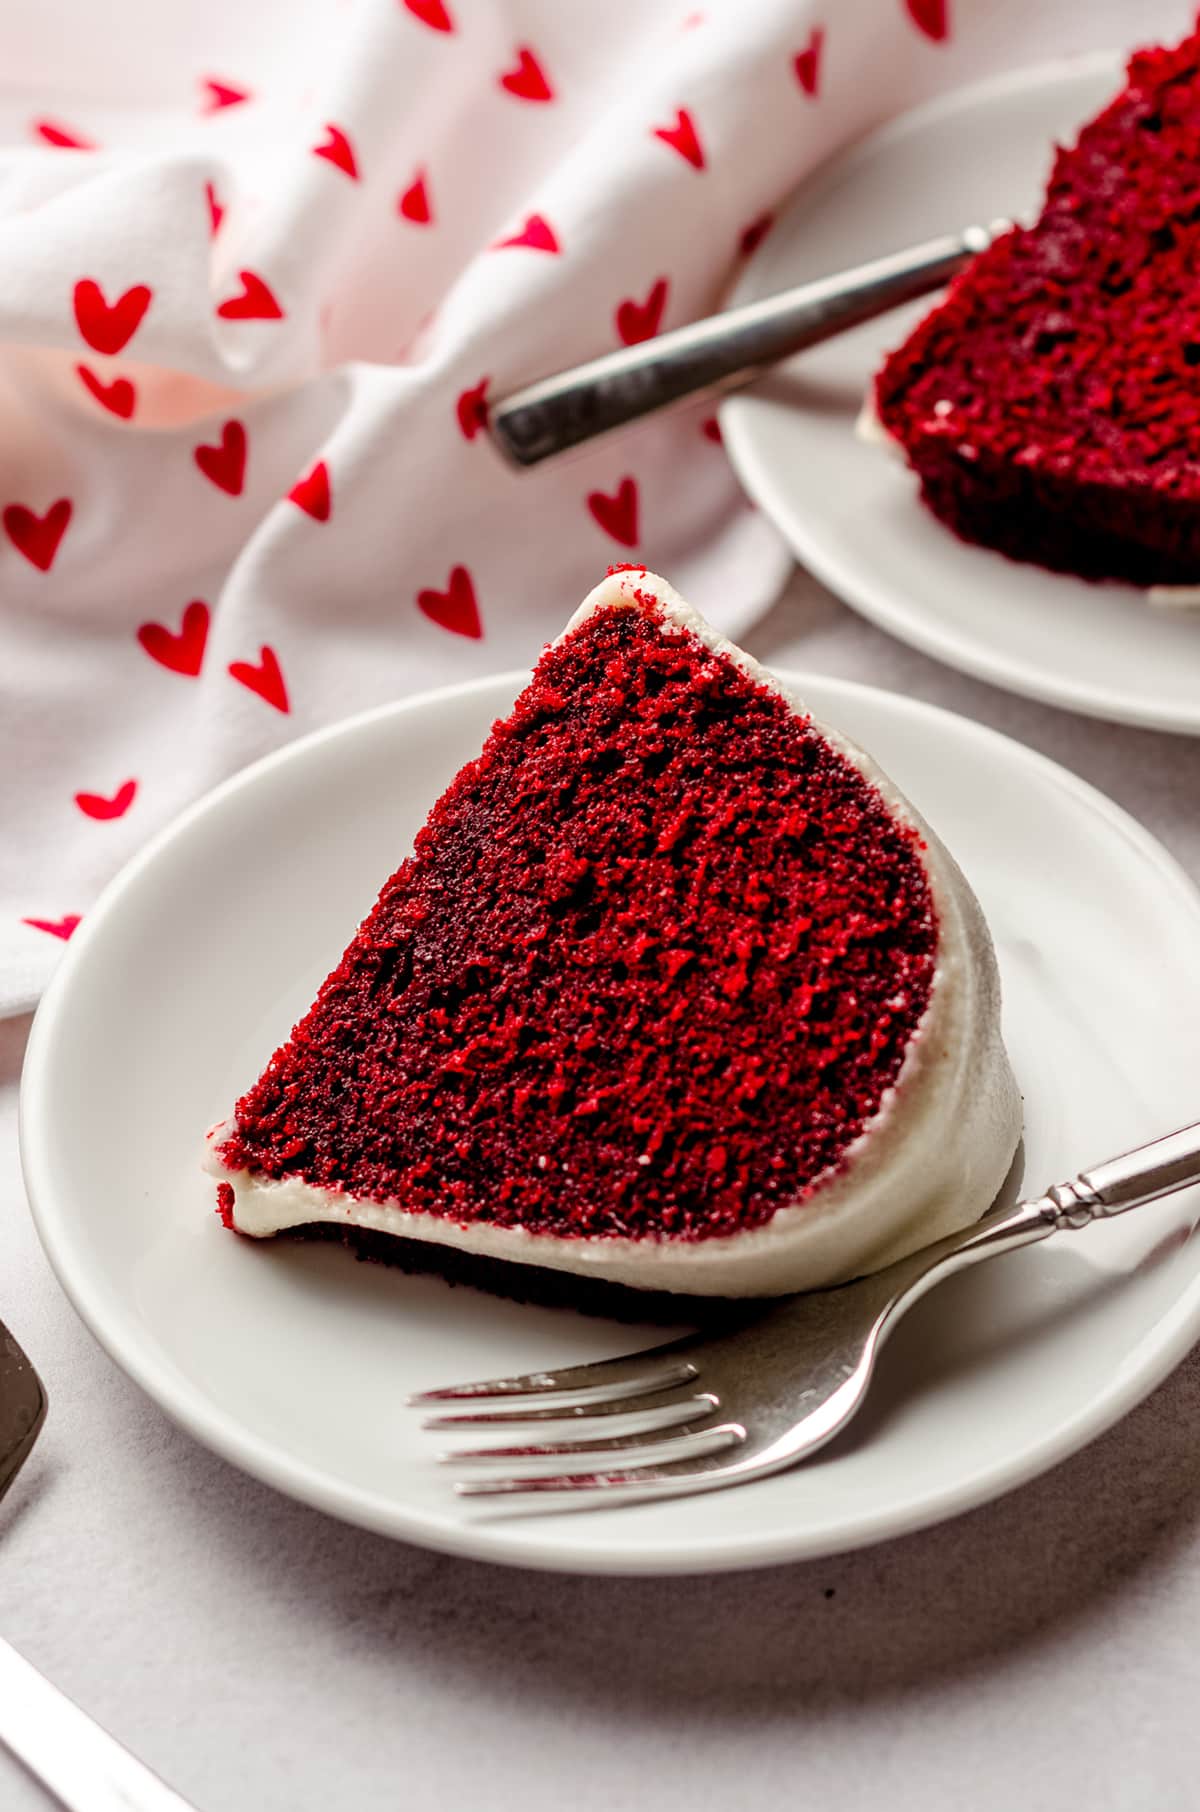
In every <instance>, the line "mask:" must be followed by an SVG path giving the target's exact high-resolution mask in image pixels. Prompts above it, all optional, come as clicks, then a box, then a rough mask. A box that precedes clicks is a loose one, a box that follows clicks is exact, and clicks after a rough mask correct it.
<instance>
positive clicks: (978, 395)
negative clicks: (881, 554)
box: [876, 35, 1200, 585]
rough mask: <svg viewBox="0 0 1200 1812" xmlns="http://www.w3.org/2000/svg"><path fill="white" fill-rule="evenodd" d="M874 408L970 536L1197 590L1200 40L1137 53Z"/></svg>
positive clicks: (1038, 557) (954, 524) (906, 355)
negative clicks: (1023, 217) (1029, 218)
mask: <svg viewBox="0 0 1200 1812" xmlns="http://www.w3.org/2000/svg"><path fill="white" fill-rule="evenodd" d="M876 403H877V407H878V411H879V415H880V417H881V419H882V421H883V424H884V426H885V427H886V428H887V430H888V431H889V433H891V434H892V435H894V436H895V438H896V439H897V440H898V441H899V442H900V443H901V445H902V446H903V447H904V449H905V451H906V453H907V455H908V458H909V462H910V463H911V465H912V466H913V467H914V468H915V470H916V471H917V473H918V474H919V475H920V478H921V485H922V495H923V497H924V498H925V501H926V502H927V503H928V504H929V506H930V508H931V509H932V510H933V511H934V512H935V513H936V514H937V515H938V516H940V517H941V519H942V520H943V521H944V522H945V523H947V524H948V525H949V527H951V528H952V529H954V530H955V531H956V532H957V533H958V534H959V535H961V536H962V537H963V538H964V539H966V540H968V541H979V542H983V543H985V544H987V545H988V546H992V547H996V548H999V549H1001V550H1002V551H1003V552H1005V553H1008V554H1011V555H1013V556H1015V557H1017V558H1020V559H1025V560H1033V561H1037V562H1039V563H1040V564H1041V565H1043V566H1048V567H1052V568H1056V569H1060V570H1065V571H1068V572H1074V573H1079V574H1081V575H1083V576H1084V577H1087V578H1106V577H1110V578H1121V579H1130V580H1133V581H1135V582H1137V583H1139V584H1144V585H1149V584H1156V583H1157V584H1177V583H1188V582H1194V581H1196V580H1197V579H1200V35H1197V36H1193V37H1190V38H1188V39H1187V40H1186V41H1185V42H1184V43H1183V44H1181V45H1179V46H1178V47H1177V48H1176V49H1174V50H1148V51H1142V52H1139V53H1138V54H1137V55H1135V56H1134V58H1133V59H1132V61H1131V63H1130V66H1129V73H1128V84H1127V86H1126V88H1125V89H1124V90H1123V92H1122V93H1121V94H1120V95H1118V97H1117V98H1116V100H1115V101H1113V102H1112V103H1111V105H1109V106H1108V107H1107V108H1105V110H1104V111H1103V112H1102V113H1101V114H1100V115H1099V116H1098V118H1097V119H1095V120H1094V121H1093V122H1092V123H1091V124H1090V125H1088V126H1087V127H1085V129H1084V130H1083V132H1082V133H1081V134H1080V137H1079V141H1078V143H1077V144H1076V145H1074V146H1072V147H1070V148H1069V149H1065V150H1060V151H1059V152H1058V154H1057V156H1056V159H1055V163H1054V169H1053V174H1052V176H1051V178H1050V183H1049V187H1048V190H1047V194H1046V201H1045V205H1044V207H1043V210H1042V214H1041V217H1040V219H1039V220H1038V221H1037V223H1036V225H1034V226H1032V227H1030V228H1017V229H1015V230H1013V231H1012V232H1009V233H1006V234H1005V235H1003V236H1002V237H1001V238H1000V239H998V240H997V241H996V242H995V244H993V245H992V246H991V247H990V248H989V249H988V250H987V251H986V252H984V253H983V254H981V256H980V257H979V258H977V259H976V260H975V261H974V262H973V263H972V264H971V265H970V266H969V267H968V269H967V270H966V271H965V272H964V273H963V275H962V276H961V277H959V278H958V279H957V280H956V282H955V283H953V284H952V285H951V288H950V291H949V293H948V296H947V298H946V300H945V301H944V302H943V303H942V304H941V305H940V306H939V307H937V308H936V309H934V311H933V312H932V314H930V315H928V316H927V317H926V318H925V320H924V321H922V323H921V324H920V326H918V327H917V329H916V331H915V332H914V333H913V334H912V335H911V336H910V338H909V339H908V340H907V341H906V343H905V344H904V345H903V346H902V347H900V349H899V350H898V351H897V352H895V353H893V354H892V355H891V357H890V358H889V359H888V360H887V362H886V363H885V365H884V367H883V370H882V371H881V373H880V375H879V377H878V380H877V383H876Z"/></svg>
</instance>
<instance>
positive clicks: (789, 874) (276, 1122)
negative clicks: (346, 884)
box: [220, 600, 937, 1238]
mask: <svg viewBox="0 0 1200 1812" xmlns="http://www.w3.org/2000/svg"><path fill="white" fill-rule="evenodd" d="M936 946H937V926H936V919H935V914H934V910H933V905H932V901H931V898H930V893H929V888H928V884H927V881H926V878H925V874H924V870H923V868H922V865H921V859H920V854H919V849H918V847H917V838H916V836H915V833H914V832H913V831H912V830H910V829H909V828H908V827H907V826H904V825H901V824H898V823H897V822H896V821H895V820H894V819H893V817H892V816H891V814H890V813H889V811H888V809H887V807H886V806H885V804H884V802H883V800H882V798H881V797H880V795H879V794H878V793H877V792H876V791H875V789H874V788H873V787H872V786H871V785H870V784H869V783H868V782H867V781H865V780H864V779H863V777H862V775H861V774H860V773H859V772H858V770H857V769H856V768H855V767H854V766H853V765H852V764H851V763H850V762H849V761H848V760H847V759H846V758H845V757H843V756H842V755H840V754H839V753H838V752H837V751H836V750H834V749H833V748H832V747H831V746H830V744H829V743H828V742H826V741H825V739H824V738H823V737H821V736H820V735H819V734H818V733H817V732H816V731H815V730H814V729H812V727H811V726H810V725H809V724H808V723H807V721H804V720H801V719H800V718H798V717H797V716H796V714H795V713H794V712H793V711H792V710H791V709H790V707H789V706H788V705H787V703H786V702H785V701H784V700H783V699H782V698H780V697H779V696H778V694H776V693H775V692H773V691H771V690H769V689H768V688H766V687H765V686H763V685H760V684H758V683H757V682H756V681H755V680H753V679H751V678H750V677H749V676H748V675H747V674H745V673H744V672H743V671H742V670H741V669H740V668H739V667H737V666H736V665H735V664H734V663H733V662H731V661H730V660H728V659H726V658H725V657H722V656H718V655H716V654H714V653H713V652H712V651H711V650H710V649H709V648H708V647H707V646H706V645H705V644H704V643H703V642H701V641H700V640H699V639H698V638H697V637H696V636H694V635H692V634H691V633H690V632H688V631H686V630H683V629H680V628H679V627H677V626H676V625H674V624H673V623H672V622H670V621H669V620H667V619H664V618H663V617H662V615H661V613H660V612H659V610H658V607H657V605H655V604H654V603H653V601H652V600H647V601H646V602H645V603H644V605H643V608H642V609H632V608H616V609H607V610H602V611H599V612H597V613H595V614H594V615H592V616H591V617H589V618H587V619H586V620H585V621H584V623H583V624H582V625H581V626H580V628H579V629H578V630H576V631H575V632H574V633H573V634H571V635H569V636H568V637H566V638H565V639H564V640H562V641H560V642H559V643H557V644H555V645H553V646H551V647H550V648H548V649H547V650H546V651H545V653H544V654H543V657H542V660H541V661H540V663H539V665H538V668H537V671H536V673H535V675H534V677H533V680H532V682H531V684H530V685H529V686H528V688H527V689H526V690H525V692H524V693H523V694H522V695H521V697H520V699H519V700H518V701H517V704H516V706H515V707H514V709H513V712H512V714H511V716H510V717H508V718H506V719H505V720H504V721H502V722H500V723H498V724H497V725H496V726H495V727H494V729H493V731H492V734H491V736H490V738H489V740H488V742H487V743H486V745H485V747H484V749H483V752H482V754H481V755H480V756H479V757H478V759H477V760H475V761H473V762H471V763H469V764H468V765H467V766H466V767H465V768H464V769H463V770H462V772H461V773H460V774H459V775H458V777H457V779H456V780H455V781H454V782H453V784H452V785H451V786H450V788H449V789H448V791H447V792H446V793H445V794H444V795H443V797H442V799H441V800H440V801H439V802H438V804H437V805H436V806H435V807H434V809H433V811H432V812H431V814H430V816H429V819H428V821H427V823H426V825H425V827H424V829H423V830H422V831H421V832H420V834H419V835H418V837H417V840H416V846H415V851H414V854H413V855H412V857H411V858H410V859H409V860H408V861H406V862H405V863H404V864H403V866H402V867H401V868H400V869H399V870H398V871H397V872H396V874H395V875H393V876H392V878H391V879H390V880H389V881H388V882H387V884H386V886H385V887H384V889H383V892H382V894H381V895H380V898H379V901H378V903H377V905H376V906H375V908H374V910H373V911H372V913H371V915H370V917H369V918H368V919H367V920H366V922H365V924H364V925H363V926H362V928H361V930H360V931H359V934H358V936H357V937H356V938H355V940H354V942H353V943H352V944H351V946H350V948H349V950H348V951H347V952H346V955H345V956H344V958H343V959H342V961H341V963H340V964H339V965H338V967H337V968H336V969H335V970H334V972H333V974H332V975H331V976H330V977H329V979H328V981H327V982H326V983H325V985H324V986H323V988H322V989H321V992H320V994H319V996H318V998H317V1001H316V1003H315V1005H314V1006H313V1007H312V1009H311V1010H310V1012H309V1013H308V1015H307V1017H306V1018H305V1019H304V1020H302V1021H301V1023H300V1024H299V1025H298V1026H297V1027H296V1029H295V1031H294V1032H293V1034H292V1038H291V1040H290V1042H289V1043H288V1044H286V1045H285V1046H284V1047H283V1049H282V1050H280V1051H278V1052H277V1053H276V1055H275V1056H274V1058H273V1059H272V1061H271V1063H270V1064H269V1065H268V1067H267V1070H266V1071H265V1073H264V1075H263V1076H262V1078H261V1079H260V1080H259V1081H258V1082H257V1083H256V1084H255V1086H254V1087H253V1088H252V1089H251V1090H250V1091H249V1093H248V1094H247V1095H245V1096H244V1098H243V1099H242V1100H241V1101H240V1102H239V1103H238V1106H237V1113H236V1127H237V1130H236V1132H235V1133H234V1134H233V1135H232V1136H231V1137H230V1138H229V1139H228V1140H227V1141H226V1142H225V1143H224V1144H223V1145H222V1147H221V1148H220V1155H221V1157H222V1159H223V1161H224V1162H225V1164H226V1165H227V1166H228V1167H229V1168H230V1169H234V1170H236V1169H241V1168H247V1169H249V1170H251V1171H255V1172H257V1173H259V1174H260V1175H263V1176H266V1177H281V1176H285V1175H286V1176H292V1175H295V1176H301V1177H303V1178H305V1179H307V1181H309V1182H310V1183H312V1184H316V1185H318V1186H323V1187H326V1188H330V1189H335V1190H344V1191H348V1192H349V1193H351V1194H353V1195H356V1196H360V1197H365V1198H370V1199H374V1200H377V1201H390V1202H397V1203H399V1204H400V1205H401V1206H402V1207H404V1208H406V1209H409V1210H413V1211H425V1212H428V1213H432V1214H436V1215H441V1216H445V1217H448V1218H449V1219H452V1220H454V1221H458V1222H473V1221H492V1222H496V1223H498V1224H501V1225H504V1226H515V1225H520V1226H523V1227H525V1228H527V1229H529V1230H531V1231H534V1232H540V1233H548V1234H556V1235H559V1236H572V1235H622V1234H623V1235H630V1236H640V1235H647V1234H656V1233H668V1234H672V1235H676V1236H682V1237H692V1238H705V1237H709V1236H713V1235H719V1234H728V1233H730V1232H734V1231H738V1230H740V1229H743V1228H746V1227H752V1226H756V1225H759V1224H761V1223H762V1222H764V1221H766V1220H768V1219H769V1218H770V1217H771V1215H772V1214H773V1213H774V1212H775V1210H776V1209H777V1208H779V1207H780V1206H781V1205H784V1204H787V1203H791V1202H793V1201H795V1200H796V1199H797V1198H798V1197H801V1196H803V1194H804V1192H805V1190H806V1189H807V1188H808V1187H809V1185H810V1184H811V1183H812V1182H813V1180H814V1179H815V1178H816V1177H817V1176H818V1175H820V1173H822V1172H823V1171H826V1170H827V1169H828V1168H829V1167H830V1166H833V1165H836V1164H837V1163H838V1161H839V1160H840V1159H841V1157H842V1155H843V1154H844V1153H845V1150H846V1148H847V1146H848V1145H849V1143H850V1142H851V1140H853V1139H854V1138H855V1137H856V1136H857V1135H858V1134H859V1132H860V1131H861V1130H862V1128H863V1126H864V1125H865V1123H866V1122H867V1121H868V1120H869V1119H870V1118H871V1116H872V1115H873V1114H874V1113H875V1112H876V1110H877V1109H878V1107H879V1105H880V1101H881V1099H882V1096H883V1094H884V1091H885V1090H886V1089H887V1088H888V1087H889V1085H890V1084H891V1083H893V1082H894V1081H895V1078H896V1076H897V1073H898V1071H899V1069H900V1066H901V1063H902V1062H903V1059H904V1055H905V1051H906V1048H907V1046H908V1044H909V1042H910V1040H911V1038H912V1036H913V1033H914V1031H915V1029H916V1027H917V1025H918V1023H919V1021H920V1019H921V1016H922V1014H923V1013H924V1010H925V1007H926V1004H927V1001H928V998H929V991H930V986H931V982H932V976H933V969H934V963H935V957H936Z"/></svg>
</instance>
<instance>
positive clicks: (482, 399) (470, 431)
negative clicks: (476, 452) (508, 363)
mask: <svg viewBox="0 0 1200 1812" xmlns="http://www.w3.org/2000/svg"><path fill="white" fill-rule="evenodd" d="M490 381H491V380H490V379H489V378H485V377H484V378H480V380H479V382H478V383H477V384H472V385H471V388H470V389H469V390H464V391H463V393H462V395H461V396H460V397H459V399H458V402H457V403H456V404H455V409H456V411H457V414H458V425H459V428H460V429H461V430H462V433H463V436H464V437H465V439H467V440H474V438H475V436H476V435H477V434H478V433H479V430H480V429H481V428H486V427H487V418H488V400H487V387H488V384H489V383H490Z"/></svg>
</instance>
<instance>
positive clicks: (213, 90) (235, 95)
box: [200, 76, 253, 113]
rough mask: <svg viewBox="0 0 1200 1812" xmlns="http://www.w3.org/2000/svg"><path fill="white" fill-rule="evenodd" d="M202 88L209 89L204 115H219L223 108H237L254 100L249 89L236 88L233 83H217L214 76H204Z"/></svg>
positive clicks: (203, 109) (201, 80)
mask: <svg viewBox="0 0 1200 1812" xmlns="http://www.w3.org/2000/svg"><path fill="white" fill-rule="evenodd" d="M200 86H201V88H207V89H208V95H207V98H206V99H205V101H204V105H203V107H202V109H201V111H202V112H203V113H219V112H220V111H221V109H222V107H237V106H240V105H241V103H242V102H243V101H249V100H252V99H253V95H252V94H251V91H250V89H249V88H234V87H233V85H232V83H230V82H218V81H215V80H214V79H213V77H212V76H202V77H201V79H200Z"/></svg>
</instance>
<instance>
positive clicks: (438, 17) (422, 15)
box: [404, 0, 454, 31]
mask: <svg viewBox="0 0 1200 1812" xmlns="http://www.w3.org/2000/svg"><path fill="white" fill-rule="evenodd" d="M404 5H405V6H406V7H407V8H408V10H409V12H410V13H411V14H412V16H413V18H414V19H419V20H420V21H421V24H422V25H428V27H429V29H430V31H453V30H454V21H453V19H452V18H451V17H450V14H449V13H448V12H447V11H446V8H445V6H444V4H443V0H404Z"/></svg>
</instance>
